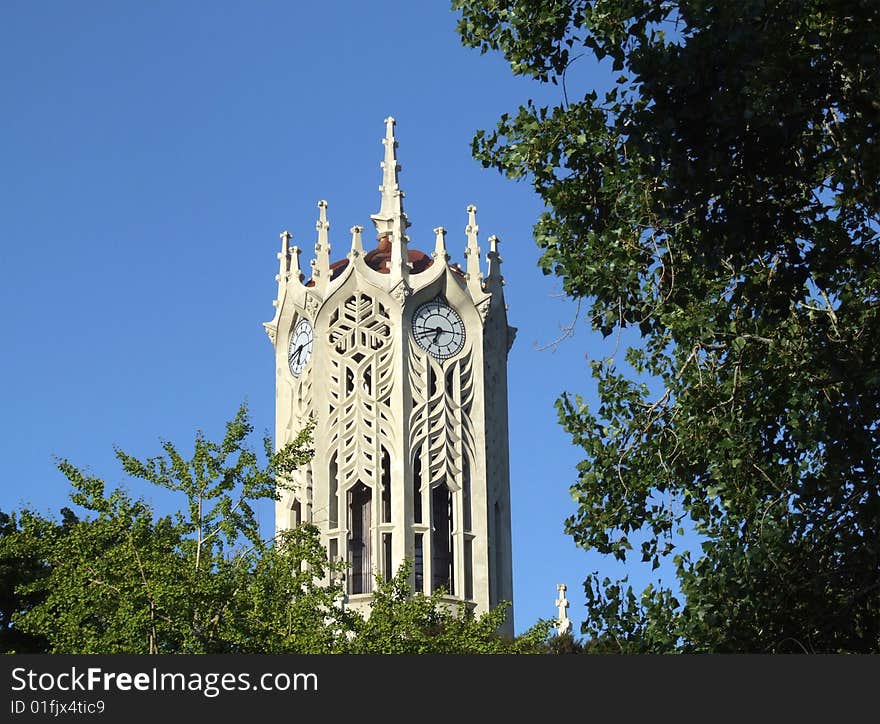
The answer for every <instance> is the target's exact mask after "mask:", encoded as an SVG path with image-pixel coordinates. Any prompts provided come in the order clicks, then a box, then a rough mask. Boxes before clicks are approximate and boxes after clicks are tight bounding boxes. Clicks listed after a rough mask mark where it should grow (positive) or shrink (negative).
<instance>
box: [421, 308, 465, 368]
mask: <svg viewBox="0 0 880 724" xmlns="http://www.w3.org/2000/svg"><path fill="white" fill-rule="evenodd" d="M412 333H413V337H414V338H415V340H416V344H418V345H419V347H421V348H422V349H423V350H425V351H426V352H427V353H428V354H430V355H431V356H432V357H434V358H435V359H437V360H440V361H441V362H442V361H443V360H447V359H449V358H450V357H455V355H457V354H458V353H459V352H461V350H462V348H463V347H464V339H465V333H464V323H463V322H462V321H461V317H459V316H458V312H456V311H455V310H454V309H453V308H452V307H450V306H449V305H448V304H447V303H446V302H445V301H443V300H442V299H432V300H431V301H430V302H425V304H423V305H422V306H420V307H419V308H418V309H416V311H415V312H414V313H413V318H412Z"/></svg>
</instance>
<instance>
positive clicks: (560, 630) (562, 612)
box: [554, 583, 571, 636]
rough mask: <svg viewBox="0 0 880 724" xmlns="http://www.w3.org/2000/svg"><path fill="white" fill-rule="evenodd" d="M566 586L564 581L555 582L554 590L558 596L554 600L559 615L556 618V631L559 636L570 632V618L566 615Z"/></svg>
mask: <svg viewBox="0 0 880 724" xmlns="http://www.w3.org/2000/svg"><path fill="white" fill-rule="evenodd" d="M567 588H568V587H567V586H566V585H565V584H564V583H558V584H556V592H557V593H558V594H559V598H557V599H556V601H554V603H555V604H556V609H557V610H558V612H559V617H558V618H557V619H556V633H557V634H559V635H560V636H561V635H562V634H567V633H569V632H571V619H570V618H569V617H568V611H567V609H568V599H566V598H565V591H566V589H567Z"/></svg>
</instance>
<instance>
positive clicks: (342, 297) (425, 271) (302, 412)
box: [264, 118, 516, 632]
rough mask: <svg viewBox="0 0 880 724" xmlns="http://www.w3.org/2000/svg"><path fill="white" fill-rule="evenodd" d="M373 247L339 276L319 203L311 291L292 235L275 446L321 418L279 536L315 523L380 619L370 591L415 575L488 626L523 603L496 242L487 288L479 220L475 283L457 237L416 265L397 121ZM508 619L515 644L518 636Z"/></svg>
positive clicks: (283, 292) (356, 255)
mask: <svg viewBox="0 0 880 724" xmlns="http://www.w3.org/2000/svg"><path fill="white" fill-rule="evenodd" d="M385 125H386V131H385V138H384V139H383V144H384V146H385V159H384V161H383V163H382V164H381V166H382V169H383V173H382V185H381V186H380V187H379V188H380V191H381V207H380V209H379V211H378V213H376V214H373V215H372V217H371V218H372V221H373V224H374V225H375V227H376V234H377V245H376V247H375V248H373V249H371V250H368V251H365V250H364V246H363V241H362V238H361V235H362V231H363V229H362V228H361V227H359V226H355V227H353V228H352V229H351V247H350V251H349V252H348V254H347V255H346V256H345V257H343V258H342V259H339V260H338V261H331V255H330V243H329V229H330V224H329V222H328V221H327V202H326V201H320V202H319V203H318V210H319V217H318V222H317V242H316V244H315V258H314V259H313V260H312V261H311V270H310V272H311V273H310V278H309V279H308V280H305V275H304V274H303V271H302V267H301V264H300V249H299V248H298V247H296V246H291V245H290V240H291V235H290V234H289V233H287V232H284V233H282V234H281V252H280V253H279V254H278V259H279V260H280V271H279V274H278V276H277V277H276V279H277V280H278V297H277V299H276V300H275V301H274V302H273V304H274V305H275V317H274V318H273V319H272V321H271V322H267V323H266V324H265V325H264V326H265V327H266V331H267V332H268V334H269V338H270V339H271V340H272V344H273V345H274V347H275V384H276V403H275V404H276V413H275V425H276V437H275V439H276V442H277V444H278V445H279V446H281V445H283V444H284V443H286V442H287V441H289V440H290V439H292V438H293V437H294V436H295V435H296V434H297V432H298V431H299V430H300V429H301V428H302V427H303V426H304V425H305V423H306V421H307V420H308V419H309V418H310V417H313V418H314V419H315V421H316V428H315V435H314V448H315V455H314V458H313V459H312V461H311V463H310V464H309V465H307V466H305V467H304V468H301V469H300V470H297V471H296V473H294V476H293V477H294V479H293V481H292V482H293V484H294V488H295V489H294V490H292V491H287V492H285V494H284V497H283V498H282V499H281V500H280V501H279V502H278V503H277V506H276V527H277V528H278V529H284V528H288V527H292V526H295V525H297V524H298V523H300V522H302V521H311V522H313V523H315V524H316V525H317V526H318V527H319V528H320V530H321V534H322V537H323V541H324V544H325V545H326V547H327V550H328V552H329V555H330V556H331V558H338V557H342V558H344V559H345V560H346V561H347V563H348V566H349V569H348V574H347V576H346V586H347V594H348V603H349V605H351V606H354V607H357V608H365V607H367V606H368V605H369V601H370V595H371V591H372V588H373V586H374V578H375V576H379V577H380V578H381V579H384V580H387V579H389V578H390V577H391V576H392V575H393V574H394V573H395V572H396V571H397V569H398V568H399V566H400V565H401V564H402V563H403V562H404V560H405V559H409V560H411V561H412V562H413V577H412V585H413V586H414V588H415V589H416V590H418V591H423V592H425V593H429V592H431V591H433V590H435V589H437V588H440V587H443V588H444V589H445V590H446V591H447V592H448V593H449V596H450V598H451V599H453V600H462V599H464V600H466V601H469V602H471V603H472V604H473V605H474V607H475V610H476V612H477V613H481V612H483V611H486V610H487V609H488V608H491V607H494V606H495V605H496V604H497V603H498V602H499V601H502V600H507V601H512V600H513V582H512V565H511V543H510V482H509V481H510V473H509V462H508V436H507V353H508V350H509V348H510V346H511V344H512V343H513V338H514V335H515V331H516V330H515V329H514V328H512V327H509V326H508V324H507V313H506V307H505V304H504V292H503V286H502V285H503V284H504V281H503V277H502V276H501V257H500V256H499V255H498V239H497V238H496V237H494V236H493V237H490V238H489V246H490V251H489V253H488V254H487V268H486V275H485V277H484V276H483V273H482V270H481V266H480V249H479V247H478V246H477V230H478V227H477V223H476V207H474V206H469V207H468V209H467V214H468V223H467V226H466V227H465V233H466V237H467V242H466V247H465V250H464V253H465V257H466V264H465V268H464V269H462V268H460V267H459V266H458V265H457V264H450V263H449V258H450V257H449V254H448V253H447V250H446V230H445V229H443V228H442V227H440V228H437V229H434V234H435V239H434V249H433V252H432V253H431V254H430V255H428V254H425V253H423V252H421V251H417V250H415V249H408V248H407V244H408V242H409V237H408V236H407V235H406V229H407V227H408V226H409V222H408V221H407V218H406V214H405V213H404V210H403V197H404V194H403V192H402V191H401V190H400V187H399V185H398V173H399V170H400V167H399V165H398V163H397V142H396V141H395V138H394V119H393V118H388V119H386V121H385ZM512 618H513V616H512V611H510V612H509V615H508V620H507V623H506V628H507V629H508V630H509V631H511V632H512V630H513V621H512Z"/></svg>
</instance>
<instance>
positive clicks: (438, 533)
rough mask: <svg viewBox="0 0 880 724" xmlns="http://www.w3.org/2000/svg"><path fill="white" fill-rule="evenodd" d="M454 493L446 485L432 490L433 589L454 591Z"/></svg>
mask: <svg viewBox="0 0 880 724" xmlns="http://www.w3.org/2000/svg"><path fill="white" fill-rule="evenodd" d="M452 550H453V540H452V493H451V492H450V491H449V489H448V488H447V487H446V486H445V485H438V486H437V487H436V488H434V489H433V490H432V491H431V590H432V591H436V590H437V589H438V588H445V589H446V592H447V593H454V592H455V590H454V579H453V565H452V564H453V560H452V558H453V556H452Z"/></svg>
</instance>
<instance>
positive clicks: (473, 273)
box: [464, 204, 483, 299]
mask: <svg viewBox="0 0 880 724" xmlns="http://www.w3.org/2000/svg"><path fill="white" fill-rule="evenodd" d="M467 213H468V223H467V226H466V227H465V229H464V232H465V234H467V247H466V248H465V250H464V255H465V256H466V257H467V266H466V269H465V271H466V278H467V284H468V288H469V289H470V290H471V294H472V295H473V297H474V299H476V298H477V297H478V296H479V295H481V294H482V293H483V274H482V272H481V271H480V247H479V246H477V232H478V231H479V230H480V227H479V226H477V207H476V206H474V205H473V204H471V205H470V206H468V207H467Z"/></svg>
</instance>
